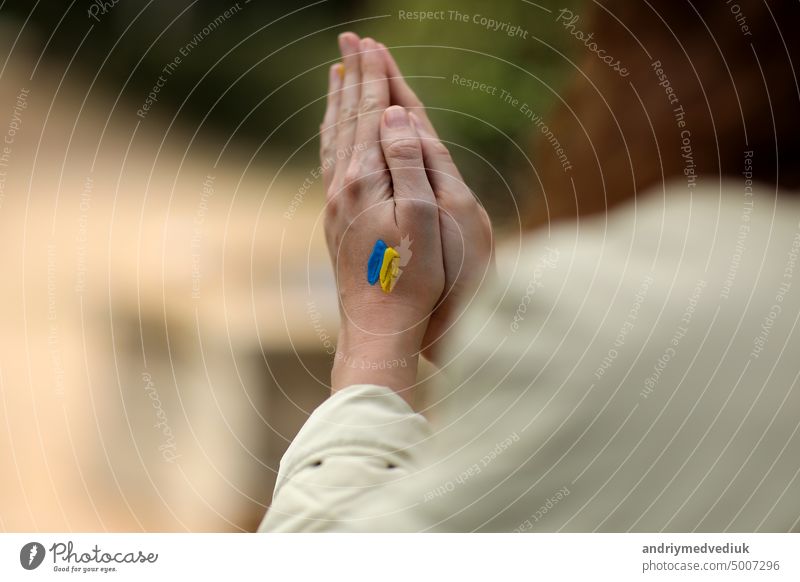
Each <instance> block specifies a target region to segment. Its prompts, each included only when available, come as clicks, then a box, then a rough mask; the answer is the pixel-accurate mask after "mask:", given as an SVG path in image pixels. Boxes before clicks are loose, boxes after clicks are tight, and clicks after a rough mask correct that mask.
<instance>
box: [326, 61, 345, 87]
mask: <svg viewBox="0 0 800 582" xmlns="http://www.w3.org/2000/svg"><path fill="white" fill-rule="evenodd" d="M328 77H329V79H330V83H331V86H332V87H335V86H338V85H339V84H340V83H341V81H342V80H343V79H344V65H343V64H342V63H334V64H333V65H331V68H330V69H329V70H328Z"/></svg>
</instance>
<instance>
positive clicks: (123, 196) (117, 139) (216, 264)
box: [0, 41, 336, 531]
mask: <svg viewBox="0 0 800 582" xmlns="http://www.w3.org/2000/svg"><path fill="white" fill-rule="evenodd" d="M8 42H10V41H8ZM37 58H38V55H35V54H25V53H24V52H22V51H20V50H16V51H15V52H13V53H12V57H11V58H10V59H9V61H8V63H7V65H6V68H5V69H4V70H3V72H2V83H0V134H3V135H5V136H7V135H8V133H9V131H10V129H9V128H11V129H13V130H14V135H13V136H12V138H13V139H12V140H11V142H12V143H7V144H6V146H7V148H8V149H7V150H6V154H5V160H4V165H3V167H2V168H0V170H2V172H4V173H3V174H2V176H0V180H2V190H1V191H0V237H2V242H1V243H0V261H1V263H0V264H2V267H3V268H2V272H3V274H4V277H3V284H2V286H0V294H2V301H0V313H2V315H0V321H2V326H0V380H1V385H0V529H2V530H5V531H30V530H99V531H103V530H111V531H140V530H147V531H165V530H166V531H183V530H192V531H208V530H214V531H217V530H222V531H227V530H240V529H244V530H250V529H254V528H255V526H256V524H257V522H258V520H259V519H260V518H261V515H262V514H263V512H264V508H265V506H266V504H267V503H268V501H269V496H270V494H271V488H272V483H273V479H274V472H275V470H276V468H277V461H278V460H279V458H280V455H281V453H282V452H283V450H284V449H285V447H286V444H287V442H288V440H290V439H291V437H292V436H293V435H294V433H295V432H296V430H297V429H298V427H299V426H300V424H301V423H302V421H303V419H304V418H305V417H306V415H307V413H308V412H309V411H310V410H311V409H312V408H313V407H314V406H315V405H316V404H317V403H318V402H320V401H321V400H322V399H323V398H324V397H325V394H326V388H325V386H324V384H325V383H327V382H328V374H329V361H330V358H331V356H330V355H329V354H327V353H326V350H327V349H328V348H327V344H326V343H325V342H324V340H325V337H326V335H333V334H335V331H336V329H335V328H336V317H335V314H336V304H335V293H334V291H333V281H332V275H331V273H330V267H329V265H328V260H327V254H326V252H325V249H324V240H323V238H322V236H321V231H320V227H321V224H319V223H317V222H316V221H317V217H318V214H319V212H320V209H321V194H320V187H319V185H318V184H314V185H313V187H312V188H311V191H310V192H309V193H308V194H306V195H305V198H303V199H302V200H301V202H300V203H299V204H297V205H296V206H297V207H296V210H295V211H294V214H293V215H292V216H291V218H287V217H286V216H285V215H284V213H285V212H286V210H287V208H288V207H289V204H290V203H291V201H292V199H293V197H294V195H295V193H296V192H297V190H298V188H299V187H300V186H301V184H302V183H303V181H304V180H305V178H306V175H307V172H308V170H309V169H304V168H299V169H295V168H292V169H289V170H287V169H285V168H284V169H283V170H281V171H280V173H278V170H279V165H280V164H281V163H282V160H275V164H274V165H273V166H271V167H254V166H251V167H249V168H247V161H248V158H249V156H250V154H251V152H250V151H247V152H238V153H237V152H235V151H233V152H231V151H229V152H227V153H226V154H225V156H224V158H223V159H224V163H222V164H221V165H220V166H219V167H216V168H215V167H214V160H215V158H216V157H217V155H218V154H219V151H218V150H216V151H210V150H205V149H204V148H203V147H202V145H203V144H199V145H198V144H194V145H193V146H192V147H191V148H190V149H188V150H187V145H188V144H189V141H190V139H191V134H192V132H193V130H194V128H182V127H176V126H173V127H172V128H171V130H170V131H169V133H166V128H167V127H168V125H169V123H170V120H169V119H161V118H159V117H158V116H157V114H156V113H153V114H152V115H151V116H150V117H148V118H147V119H146V120H145V121H142V122H139V121H140V120H137V118H136V115H135V111H136V107H137V105H136V104H132V103H117V104H116V105H114V100H115V99H116V96H115V95H111V94H103V93H102V91H101V90H100V89H98V88H96V87H95V88H93V89H92V91H91V93H90V94H89V96H88V98H87V94H86V91H87V89H88V86H89V80H88V79H83V78H82V77H80V76H78V75H77V74H75V73H74V72H70V73H67V74H66V78H65V80H64V81H63V82H62V76H63V75H64V69H57V70H56V69H53V70H47V69H45V68H43V67H44V65H43V64H40V65H39V68H38V69H36V71H35V73H34V75H33V78H32V79H31V78H30V77H31V71H32V69H33V66H34V64H35V62H36V59H37ZM21 92H22V93H23V101H24V104H23V105H20V103H19V102H18V101H19V100H18V97H19V95H20V93H21ZM84 100H85V101H84ZM15 107H16V108H17V113H16V114H15ZM137 123H138V127H137ZM12 126H13V127H12ZM165 135H166V136H167V137H166V140H164V141H163V143H162V138H164V136H165ZM231 160H233V161H231ZM276 176H277V178H276ZM209 177H212V178H209ZM273 179H274V180H275V181H274V183H272V181H273ZM271 183H272V185H271V187H270V184H271ZM204 184H205V185H204ZM309 302H312V304H311V306H310V304H309Z"/></svg>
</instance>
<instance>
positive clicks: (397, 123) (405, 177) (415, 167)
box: [381, 105, 436, 212]
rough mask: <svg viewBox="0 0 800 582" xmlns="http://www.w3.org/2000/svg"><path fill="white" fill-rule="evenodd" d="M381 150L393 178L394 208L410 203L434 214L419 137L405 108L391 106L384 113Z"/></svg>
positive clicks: (431, 192)
mask: <svg viewBox="0 0 800 582" xmlns="http://www.w3.org/2000/svg"><path fill="white" fill-rule="evenodd" d="M381 147H382V149H383V157H384V158H385V159H386V165H387V166H389V171H390V172H391V174H392V188H393V190H394V199H395V204H396V205H397V206H398V207H399V206H401V205H402V204H403V203H406V202H409V201H413V202H423V203H425V204H424V205H425V206H428V205H430V206H432V208H433V210H435V209H436V198H435V197H434V195H433V190H432V189H431V185H430V183H429V182H428V176H427V175H426V173H425V166H424V164H423V162H422V146H421V145H420V140H419V136H418V135H417V134H416V132H415V131H414V128H413V127H412V126H411V118H410V117H409V116H408V112H407V111H406V110H405V109H404V108H402V107H398V106H397V105H393V106H391V107H389V108H388V109H387V110H386V111H385V112H384V114H383V119H382V122H381ZM416 206H420V205H419V204H417V205H416ZM399 211H400V209H399V208H398V212H399Z"/></svg>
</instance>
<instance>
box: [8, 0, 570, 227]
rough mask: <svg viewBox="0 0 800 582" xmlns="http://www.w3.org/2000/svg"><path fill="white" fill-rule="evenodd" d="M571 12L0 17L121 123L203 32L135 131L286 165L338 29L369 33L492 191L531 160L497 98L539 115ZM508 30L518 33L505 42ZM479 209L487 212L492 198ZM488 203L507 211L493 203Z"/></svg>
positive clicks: (387, 4)
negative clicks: (257, 152) (238, 150)
mask: <svg viewBox="0 0 800 582" xmlns="http://www.w3.org/2000/svg"><path fill="white" fill-rule="evenodd" d="M579 3H580V2H579V1H578V0H564V1H562V2H559V3H558V4H555V3H553V2H550V1H545V0H543V1H542V2H538V3H533V2H528V1H526V0H503V1H498V2H485V1H480V0H460V1H459V2H454V1H451V2H449V3H447V2H441V1H438V2H426V1H423V0H390V1H375V2H368V1H357V0H323V1H317V2H314V1H310V2H304V3H287V2H259V1H258V0H252V1H250V2H246V1H245V0H240V1H239V2H238V3H237V2H235V1H232V0H229V1H220V0H117V2H116V3H114V2H113V1H108V0H106V2H103V1H102V0H76V1H75V2H73V3H72V4H68V3H65V2H61V1H56V0H50V1H48V0H45V1H41V2H39V3H36V4H35V6H34V5H33V4H32V3H31V2H29V1H27V0H25V1H22V0H12V1H10V2H7V3H5V4H4V5H3V7H2V9H0V17H3V18H4V19H5V20H6V21H11V22H12V25H13V26H15V27H17V28H19V27H20V25H21V23H22V22H25V21H27V24H26V25H25V28H24V29H23V32H22V35H21V37H22V38H23V41H27V42H26V46H30V47H32V50H33V51H34V52H35V53H36V52H43V54H44V56H43V58H44V59H45V60H51V61H60V62H62V63H64V66H66V63H67V62H69V60H70V59H74V61H73V64H72V68H71V70H70V79H72V80H73V81H75V80H76V77H77V78H78V82H79V83H81V84H85V86H86V87H88V86H89V82H90V81H91V80H92V79H93V78H94V77H95V76H96V77H97V82H96V85H95V87H96V90H103V91H106V92H109V93H111V94H112V95H114V96H116V94H118V93H119V94H120V95H121V101H120V103H122V105H120V106H119V107H120V112H118V114H122V115H131V116H135V112H136V110H137V108H138V107H140V106H141V104H142V102H143V101H144V100H145V98H146V96H147V94H148V92H149V91H150V90H151V89H152V87H153V85H154V83H155V81H156V79H157V78H158V76H159V74H160V72H161V71H162V69H163V67H164V66H165V65H167V64H168V63H169V62H171V61H173V59H174V58H175V57H176V56H179V55H180V54H181V50H182V49H183V50H185V49H186V47H187V45H189V44H191V43H192V42H193V41H196V40H197V36H198V35H199V36H202V38H201V39H200V40H199V42H196V43H195V45H194V46H193V47H192V48H191V49H190V51H189V52H188V54H187V55H186V56H185V57H183V58H182V59H181V63H180V66H179V67H177V68H176V70H175V71H174V72H173V73H172V74H171V75H170V77H169V79H168V82H167V83H166V85H165V87H164V88H163V90H162V91H161V93H160V94H159V98H158V102H157V103H156V104H155V105H154V107H153V109H152V111H151V113H149V114H148V119H145V120H144V121H143V122H144V123H147V122H150V121H149V118H150V116H160V117H161V118H162V119H164V118H166V119H168V120H169V119H171V118H172V117H175V118H176V120H177V123H178V124H182V126H183V127H185V128H188V129H189V131H190V132H194V131H195V129H197V130H198V136H199V138H200V139H203V140H205V141H204V143H207V144H208V143H211V144H215V143H218V144H219V145H222V144H224V143H226V142H228V141H229V140H230V142H231V143H234V144H237V145H242V144H244V145H245V147H247V148H250V149H253V148H254V147H256V146H258V145H262V144H263V147H264V148H265V151H266V152H267V153H268V154H269V155H270V156H272V157H273V159H274V158H275V156H278V159H279V160H280V161H283V160H284V159H286V158H287V157H288V156H292V155H293V152H295V151H296V150H297V155H296V156H294V157H293V160H292V162H291V163H299V164H307V165H308V164H312V163H313V159H314V157H315V155H316V148H317V146H316V140H315V138H314V136H315V134H316V132H317V129H318V125H319V121H320V119H321V116H322V111H323V107H324V102H323V98H324V94H325V84H326V71H327V66H328V65H329V64H330V63H331V62H334V60H335V59H337V47H336V36H337V34H338V33H340V32H342V31H345V30H353V31H355V32H357V33H359V34H361V35H369V36H373V37H375V38H377V39H379V40H381V41H382V42H384V43H385V44H386V45H388V46H389V47H390V48H392V51H393V53H394V54H395V56H396V58H397V60H398V62H399V64H400V66H401V68H402V69H403V71H404V73H405V74H406V75H407V76H408V77H409V82H410V83H411V84H412V86H413V87H414V88H415V90H416V91H417V92H418V94H419V95H420V97H421V98H422V100H423V101H424V102H425V104H426V105H427V106H428V107H429V108H430V109H431V116H432V118H433V119H434V122H435V123H436V125H437V127H438V128H439V131H440V133H441V135H442V137H443V138H444V139H446V140H449V141H451V142H453V144H454V145H453V151H454V154H455V155H456V157H457V158H458V159H459V160H460V161H461V165H462V167H463V168H464V173H465V177H466V178H467V179H468V181H469V183H470V184H471V185H472V186H473V188H474V189H475V190H476V191H477V192H479V193H480V192H481V191H485V190H488V189H492V188H498V187H503V185H502V180H500V181H499V182H498V181H497V180H498V179H499V178H500V177H501V176H505V177H508V176H510V175H513V173H514V168H519V167H520V164H522V165H526V164H527V161H526V159H525V157H524V156H523V155H522V153H521V152H524V153H526V154H528V155H530V146H531V143H532V135H533V131H532V125H531V123H530V121H529V120H528V119H526V118H525V117H524V116H523V115H522V114H521V113H520V111H519V104H518V105H517V106H516V107H514V106H511V105H510V104H509V103H507V102H506V101H504V100H502V99H501V92H502V91H503V90H505V91H507V92H508V93H510V94H511V95H513V97H514V98H516V99H518V100H519V103H520V104H521V103H526V104H527V105H528V106H529V107H530V109H532V110H534V111H536V112H537V113H539V114H543V115H544V114H546V113H547V111H548V110H549V109H550V108H551V107H552V105H553V104H554V102H555V99H556V97H555V93H556V92H557V91H558V88H559V86H560V85H561V84H562V83H563V81H564V79H565V77H566V76H567V75H569V74H570V73H571V72H572V66H571V65H570V64H569V62H568V61H567V60H566V59H567V58H569V57H570V56H572V55H574V53H575V51H576V48H577V47H576V43H574V42H571V41H572V40H573V39H571V37H569V35H567V34H565V32H564V29H563V27H562V26H561V25H559V24H557V23H556V22H555V16H556V14H557V11H558V9H560V8H561V7H572V8H574V7H575V6H576V5H577V4H579ZM103 4H104V7H103V8H102V9H101V8H100V5H103ZM93 6H94V8H93ZM233 6H238V8H237V9H236V10H235V14H233V15H232V16H230V17H229V18H226V19H224V20H222V21H220V20H218V24H217V25H215V26H214V28H213V30H212V31H211V32H210V33H209V34H204V33H203V29H204V28H206V27H208V26H209V24H210V23H212V22H214V21H215V19H218V17H219V15H220V14H223V13H224V12H225V10H228V9H230V8H231V7H233ZM418 11H426V12H431V11H439V13H440V15H443V17H440V18H439V19H424V20H412V19H408V18H403V17H402V16H401V12H402V13H403V14H407V13H409V12H418ZM453 11H457V12H458V13H459V14H461V15H465V16H466V21H464V20H462V18H463V16H462V18H457V17H455V12H453ZM90 12H94V17H92V16H91V15H90ZM482 17H485V18H487V19H492V20H494V21H497V22H499V23H507V28H506V27H504V28H500V29H498V30H492V29H491V28H490V27H488V26H486V25H484V24H482V23H481V22H480V19H481V18H482ZM476 20H477V22H476ZM510 27H517V30H518V33H517V34H515V35H513V36H512V35H509V34H507V33H506V30H507V29H508V28H510ZM206 30H208V28H206ZM523 36H524V38H523ZM453 75H458V76H459V77H462V78H467V79H471V80H475V81H478V82H479V83H485V84H486V85H488V86H491V87H496V88H497V89H496V90H495V94H494V95H491V94H487V93H486V92H482V91H480V90H470V89H469V88H467V87H464V86H461V85H459V84H456V83H453ZM469 152H474V153H469ZM484 159H485V161H484ZM485 164H490V165H491V166H494V168H495V169H496V171H497V174H495V173H494V172H493V171H492V168H491V167H489V166H486V165H485ZM483 200H484V202H485V203H487V206H488V207H489V208H490V210H493V208H492V206H493V205H492V204H491V200H489V199H488V198H487V197H486V196H483ZM495 206H498V207H502V208H507V206H508V205H507V203H506V201H505V200H503V199H501V200H500V201H498V202H497V204H496V205H495ZM494 214H495V216H498V215H499V214H502V211H497V212H494Z"/></svg>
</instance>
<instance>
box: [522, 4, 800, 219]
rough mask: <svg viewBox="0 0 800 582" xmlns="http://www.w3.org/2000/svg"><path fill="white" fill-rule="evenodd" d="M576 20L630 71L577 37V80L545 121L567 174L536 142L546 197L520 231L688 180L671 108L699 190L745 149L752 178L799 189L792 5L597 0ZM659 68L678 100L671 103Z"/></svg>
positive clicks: (727, 172) (730, 171)
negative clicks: (681, 114)
mask: <svg viewBox="0 0 800 582" xmlns="http://www.w3.org/2000/svg"><path fill="white" fill-rule="evenodd" d="M576 14H577V15H579V16H580V20H579V21H577V22H575V23H574V26H573V28H572V29H571V30H572V31H574V30H580V31H583V32H584V33H586V34H589V33H593V40H594V41H595V42H596V43H597V47H599V48H600V49H603V50H604V51H605V53H606V54H608V55H613V56H614V57H615V58H618V59H619V60H620V61H621V62H622V64H623V65H624V66H625V67H626V68H627V70H628V71H629V74H628V76H626V77H623V76H621V75H620V74H619V72H617V71H615V70H614V69H613V68H612V67H610V66H609V65H607V64H606V63H605V62H603V61H602V60H601V59H600V58H598V56H597V55H596V54H595V53H594V52H591V50H590V49H589V48H587V47H586V46H584V44H583V43H582V41H581V40H580V38H576V39H575V43H576V44H577V45H580V46H577V47H576V50H575V52H574V53H573V54H575V55H577V56H576V60H579V63H578V66H579V68H580V71H578V72H576V73H575V75H574V76H573V78H572V80H571V82H570V83H569V84H568V86H567V87H565V89H564V91H562V96H563V98H564V103H560V104H559V106H558V107H557V108H556V109H555V110H554V111H553V112H552V115H551V118H550V120H549V121H550V123H549V127H550V129H551V130H552V132H553V135H554V136H555V138H556V139H558V141H559V142H560V143H561V145H562V147H563V148H564V152H565V154H566V156H567V157H568V159H569V164H570V165H571V169H568V170H566V171H565V170H564V168H563V167H562V163H559V160H558V156H556V154H555V150H554V149H553V146H552V142H548V140H547V139H546V137H545V136H543V135H541V134H540V135H537V136H536V143H535V151H536V153H537V157H536V161H537V170H538V171H539V174H540V177H541V180H542V187H543V190H544V193H543V194H540V196H538V197H537V198H535V199H534V201H533V208H532V209H530V211H529V212H527V214H526V216H527V219H528V221H529V222H528V226H536V225H541V224H543V223H545V222H547V221H549V220H557V219H563V218H575V217H577V216H583V215H587V214H592V213H596V212H601V211H603V210H605V209H607V208H609V207H611V206H613V205H614V204H617V203H619V202H621V201H624V200H627V199H629V198H631V197H632V196H635V195H636V194H637V193H639V192H642V191H643V190H645V189H647V188H649V187H652V186H654V185H657V184H659V183H660V182H662V180H668V179H670V178H673V177H682V178H684V179H686V178H685V175H684V170H685V169H686V168H687V164H688V163H689V162H690V160H688V159H687V158H684V157H682V153H683V152H682V151H681V146H682V135H681V132H682V129H681V128H679V127H678V126H677V121H676V117H675V111H674V109H675V107H677V106H678V105H680V106H682V107H683V110H684V111H685V114H686V115H685V123H686V126H685V129H687V130H688V131H689V132H690V133H689V139H690V147H691V153H692V160H691V163H693V164H694V171H695V172H696V174H697V176H698V177H697V183H698V184H701V183H702V184H716V183H717V182H718V180H719V178H720V176H739V177H741V175H742V172H743V170H744V157H745V153H744V152H745V151H752V152H754V153H753V157H752V165H753V167H752V169H753V174H754V178H755V179H757V180H759V181H761V182H765V183H768V184H773V185H777V186H778V187H780V188H782V189H792V188H796V187H798V186H799V185H800V163H798V155H799V154H800V131H799V130H800V97H799V95H800V94H799V93H798V85H797V75H796V71H795V69H794V64H795V63H796V62H798V61H800V50H798V49H800V40H799V39H798V33H797V31H796V30H793V28H794V27H796V26H797V25H798V24H800V2H797V1H796V0H781V1H777V2H770V3H769V4H767V3H766V2H762V1H758V0H731V1H727V0H719V1H715V2H687V1H684V0H677V1H675V0H635V1H630V0H627V1H623V0H603V1H599V2H597V1H593V2H590V3H587V5H586V6H585V8H584V9H583V11H582V12H580V13H578V12H576ZM562 24H563V22H562V23H559V25H558V26H561V25H562ZM564 33H565V34H569V33H570V31H569V30H567V29H565V31H564ZM573 34H574V32H573ZM648 53H649V54H648ZM656 61H660V63H661V68H662V69H663V71H664V73H665V74H666V75H667V79H668V83H669V84H670V85H671V87H672V88H673V90H674V92H675V95H676V96H677V99H678V102H677V103H672V104H671V103H670V102H669V100H668V98H667V97H668V96H667V94H666V92H665V90H666V88H665V85H663V84H660V83H663V82H662V81H660V80H659V78H658V77H657V75H656V71H655V69H656V67H654V66H653V63H654V62H656ZM637 94H638V96H637ZM684 137H686V134H684ZM684 145H685V144H684ZM571 181H574V185H575V189H574V191H573V187H572V182H571ZM688 191H689V187H687V192H688ZM545 197H546V200H545Z"/></svg>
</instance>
